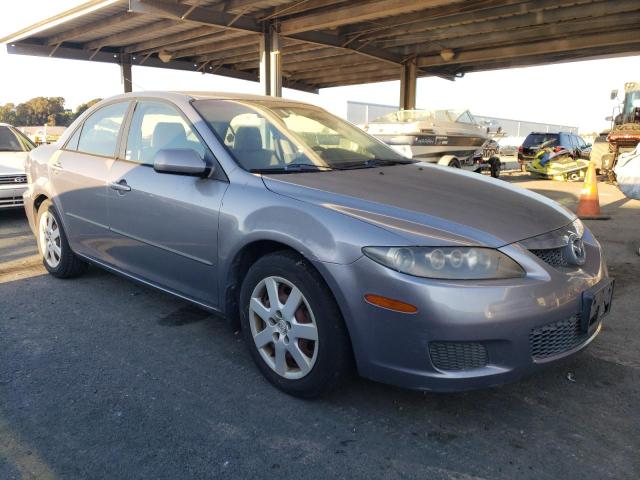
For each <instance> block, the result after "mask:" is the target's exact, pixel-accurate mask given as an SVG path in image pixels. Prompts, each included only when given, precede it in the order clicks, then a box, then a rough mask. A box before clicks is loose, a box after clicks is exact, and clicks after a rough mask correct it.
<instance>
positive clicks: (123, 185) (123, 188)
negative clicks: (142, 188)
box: [109, 178, 131, 192]
mask: <svg viewBox="0 0 640 480" xmlns="http://www.w3.org/2000/svg"><path fill="white" fill-rule="evenodd" d="M109 186H110V187H111V188H112V189H113V190H116V191H118V192H130V191H131V187H130V186H129V185H127V181H126V180H125V179H124V178H123V179H122V180H118V181H117V182H111V183H110V184H109Z"/></svg>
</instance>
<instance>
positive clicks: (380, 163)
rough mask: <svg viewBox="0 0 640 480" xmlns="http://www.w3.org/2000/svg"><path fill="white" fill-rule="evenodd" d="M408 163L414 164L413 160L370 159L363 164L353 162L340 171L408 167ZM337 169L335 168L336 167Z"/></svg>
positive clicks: (341, 167) (342, 166) (343, 166)
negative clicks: (396, 166)
mask: <svg viewBox="0 0 640 480" xmlns="http://www.w3.org/2000/svg"><path fill="white" fill-rule="evenodd" d="M410 163H416V161H415V160H410V159H406V160H390V159H384V158H370V159H368V160H365V161H363V162H357V163H356V162H353V163H348V164H347V165H341V166H340V168H339V169H340V170H355V169H358V168H374V167H386V166H389V165H408V164H410ZM336 168H337V167H336Z"/></svg>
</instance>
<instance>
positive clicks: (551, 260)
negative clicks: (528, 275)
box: [530, 248, 569, 268]
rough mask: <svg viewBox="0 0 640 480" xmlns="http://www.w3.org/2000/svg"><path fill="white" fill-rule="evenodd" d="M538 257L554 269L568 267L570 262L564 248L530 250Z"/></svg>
mask: <svg viewBox="0 0 640 480" xmlns="http://www.w3.org/2000/svg"><path fill="white" fill-rule="evenodd" d="M530 251H531V253H533V254H534V255H535V256H536V257H538V258H539V259H540V260H542V261H543V262H545V263H548V264H549V265H551V266H552V267H555V268H558V267H568V266H569V262H568V261H567V258H566V257H565V255H564V249H563V248H546V249H544V250H530Z"/></svg>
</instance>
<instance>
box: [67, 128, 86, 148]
mask: <svg viewBox="0 0 640 480" xmlns="http://www.w3.org/2000/svg"><path fill="white" fill-rule="evenodd" d="M81 131H82V125H80V126H79V127H78V128H76V131H75V132H73V135H71V138H70V139H69V141H68V142H67V145H66V147H65V149H66V150H78V140H80V132H81Z"/></svg>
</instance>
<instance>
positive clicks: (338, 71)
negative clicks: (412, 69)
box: [291, 63, 400, 83]
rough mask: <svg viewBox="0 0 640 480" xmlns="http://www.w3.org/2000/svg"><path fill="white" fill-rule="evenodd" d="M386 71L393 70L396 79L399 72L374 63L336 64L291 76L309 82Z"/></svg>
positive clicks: (387, 66) (394, 68)
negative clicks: (331, 66) (345, 66)
mask: <svg viewBox="0 0 640 480" xmlns="http://www.w3.org/2000/svg"><path fill="white" fill-rule="evenodd" d="M385 70H386V71H387V72H389V71H393V72H394V74H395V78H396V80H397V79H399V78H400V73H399V72H398V68H397V67H389V65H384V64H383V65H380V64H375V63H365V64H362V65H354V66H353V68H349V69H345V68H344V67H340V66H336V67H335V68H325V69H322V70H316V71H311V72H300V73H297V72H296V73H294V74H293V75H292V76H291V77H292V78H295V79H297V80H309V82H310V83H318V82H316V80H317V79H319V78H320V79H322V78H325V77H329V78H333V77H336V78H338V77H342V76H344V75H361V74H369V73H370V72H385Z"/></svg>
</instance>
